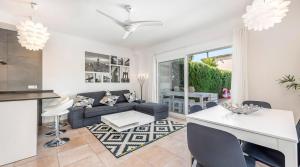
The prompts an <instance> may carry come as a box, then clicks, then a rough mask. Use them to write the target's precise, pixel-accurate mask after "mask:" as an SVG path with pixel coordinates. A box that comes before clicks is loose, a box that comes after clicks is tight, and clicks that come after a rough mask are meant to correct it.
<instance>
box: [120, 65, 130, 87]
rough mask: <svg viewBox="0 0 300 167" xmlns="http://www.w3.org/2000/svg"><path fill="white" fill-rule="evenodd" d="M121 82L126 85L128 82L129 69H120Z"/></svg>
mask: <svg viewBox="0 0 300 167" xmlns="http://www.w3.org/2000/svg"><path fill="white" fill-rule="evenodd" d="M121 82H123V83H128V82H130V79H129V67H125V66H123V67H121Z"/></svg>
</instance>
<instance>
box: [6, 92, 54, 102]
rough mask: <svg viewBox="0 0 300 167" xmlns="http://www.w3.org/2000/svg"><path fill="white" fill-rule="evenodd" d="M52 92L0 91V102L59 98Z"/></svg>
mask: <svg viewBox="0 0 300 167" xmlns="http://www.w3.org/2000/svg"><path fill="white" fill-rule="evenodd" d="M59 97H60V96H59V95H57V94H56V93H54V92H53V90H30V91H0V102H4V101H21V100H39V99H52V98H59Z"/></svg>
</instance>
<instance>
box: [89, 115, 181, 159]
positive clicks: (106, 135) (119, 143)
mask: <svg viewBox="0 0 300 167" xmlns="http://www.w3.org/2000/svg"><path fill="white" fill-rule="evenodd" d="M184 127H185V125H184V124H180V123H176V122H174V121H171V120H161V121H154V122H152V123H150V124H146V125H143V126H139V127H135V128H132V129H129V130H126V131H123V132H117V131H115V130H114V129H112V128H111V127H110V126H108V125H106V124H104V123H100V124H95V125H92V126H88V127H87V128H88V129H89V130H90V132H91V133H92V134H93V135H94V136H95V137H96V138H97V139H98V140H99V141H100V142H101V143H102V144H103V145H104V146H105V147H106V148H107V149H108V150H109V151H110V152H111V153H112V154H113V155H114V156H115V157H117V158H119V157H121V156H123V155H125V154H128V153H130V152H132V151H135V150H137V149H139V148H141V147H143V146H145V145H147V144H149V143H152V142H154V141H156V140H158V139H160V138H162V137H164V136H167V135H169V134H171V133H173V132H175V131H177V130H179V129H182V128H184Z"/></svg>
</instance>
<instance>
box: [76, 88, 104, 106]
mask: <svg viewBox="0 0 300 167" xmlns="http://www.w3.org/2000/svg"><path fill="white" fill-rule="evenodd" d="M105 93H106V91H99V92H87V93H79V94H78V95H80V96H85V97H90V98H92V99H94V103H93V107H95V106H102V105H103V104H101V103H100V100H101V99H102V98H103V97H104V96H105Z"/></svg>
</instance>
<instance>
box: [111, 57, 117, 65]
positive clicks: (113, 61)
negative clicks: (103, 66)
mask: <svg viewBox="0 0 300 167" xmlns="http://www.w3.org/2000/svg"><path fill="white" fill-rule="evenodd" d="M110 63H111V64H116V65H117V64H118V57H117V56H111V58H110Z"/></svg>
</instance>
